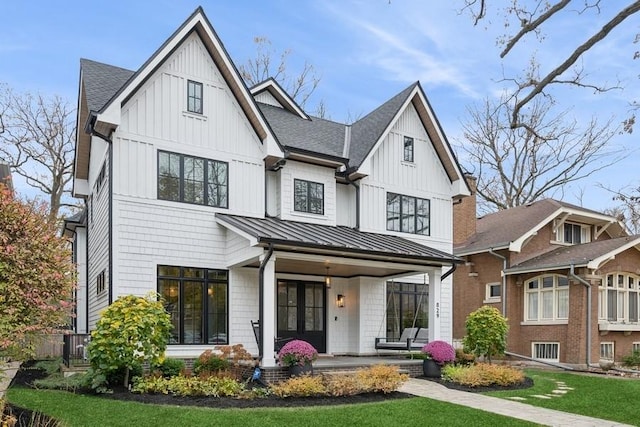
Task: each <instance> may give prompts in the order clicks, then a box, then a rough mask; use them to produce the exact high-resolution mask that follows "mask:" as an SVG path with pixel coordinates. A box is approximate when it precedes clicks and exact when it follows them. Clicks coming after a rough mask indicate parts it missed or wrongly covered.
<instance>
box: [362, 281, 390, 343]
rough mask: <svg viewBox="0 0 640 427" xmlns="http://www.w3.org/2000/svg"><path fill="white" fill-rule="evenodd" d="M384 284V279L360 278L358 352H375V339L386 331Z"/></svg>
mask: <svg viewBox="0 0 640 427" xmlns="http://www.w3.org/2000/svg"><path fill="white" fill-rule="evenodd" d="M386 301H387V296H386V286H385V282H384V280H380V279H372V278H362V279H360V301H359V306H360V316H359V325H360V343H359V348H358V352H359V353H373V352H375V339H376V337H379V336H384V335H385V331H386V324H385V316H386Z"/></svg>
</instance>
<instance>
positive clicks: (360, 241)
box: [215, 213, 463, 265]
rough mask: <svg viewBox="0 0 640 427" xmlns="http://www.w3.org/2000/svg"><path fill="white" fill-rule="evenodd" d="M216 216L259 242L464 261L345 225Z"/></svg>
mask: <svg viewBox="0 0 640 427" xmlns="http://www.w3.org/2000/svg"><path fill="white" fill-rule="evenodd" d="M215 215H216V219H217V220H218V221H219V222H221V223H222V225H229V226H232V227H236V228H238V229H239V230H241V231H243V232H245V233H247V234H248V235H250V236H252V237H253V238H255V239H257V241H258V242H260V243H272V244H275V245H278V244H280V245H289V246H299V247H305V248H315V249H325V250H331V251H340V252H349V253H352V254H360V255H371V256H374V255H375V256H378V257H380V256H383V257H393V258H401V259H406V260H414V261H415V260H422V261H430V262H435V263H437V264H439V265H450V264H452V263H461V262H463V260H462V259H460V258H458V257H456V256H454V255H451V254H448V253H446V252H443V251H440V250H437V249H433V248H430V247H428V246H425V245H422V244H420V243H416V242H412V241H411V240H408V239H404V238H402V237H398V236H392V235H387V234H378V233H369V232H364V231H359V230H356V229H354V228H351V227H346V226H329V225H321V224H310V223H306V222H296V221H286V220H281V219H278V218H250V217H243V216H237V215H229V214H223V213H216V214H215Z"/></svg>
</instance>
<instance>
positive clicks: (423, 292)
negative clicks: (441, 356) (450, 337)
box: [386, 282, 429, 339]
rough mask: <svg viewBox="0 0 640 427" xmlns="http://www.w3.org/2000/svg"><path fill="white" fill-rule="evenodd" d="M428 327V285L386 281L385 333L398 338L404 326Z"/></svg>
mask: <svg viewBox="0 0 640 427" xmlns="http://www.w3.org/2000/svg"><path fill="white" fill-rule="evenodd" d="M428 327H429V285H428V284H422V283H402V282H387V333H386V336H387V337H388V338H394V339H398V338H400V334H402V330H403V329H405V328H428Z"/></svg>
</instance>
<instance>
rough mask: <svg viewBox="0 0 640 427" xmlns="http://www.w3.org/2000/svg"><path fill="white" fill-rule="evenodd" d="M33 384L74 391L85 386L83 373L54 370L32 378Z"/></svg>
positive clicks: (46, 387) (51, 388)
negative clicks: (49, 373)
mask: <svg viewBox="0 0 640 427" xmlns="http://www.w3.org/2000/svg"><path fill="white" fill-rule="evenodd" d="M33 386H34V387H35V388H44V389H49V390H64V391H71V392H74V391H76V390H77V389H79V388H82V387H85V386H86V379H85V374H80V373H78V374H73V375H71V376H68V377H65V376H64V375H63V374H62V373H60V372H56V373H53V374H51V375H49V376H47V377H46V378H42V379H38V380H34V381H33ZM0 425H2V424H0Z"/></svg>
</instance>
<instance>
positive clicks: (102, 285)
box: [96, 270, 106, 295]
mask: <svg viewBox="0 0 640 427" xmlns="http://www.w3.org/2000/svg"><path fill="white" fill-rule="evenodd" d="M105 289H106V281H105V270H102V271H101V272H100V273H98V275H97V276H96V294H97V295H100V294H101V293H103V292H104V290H105Z"/></svg>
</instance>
